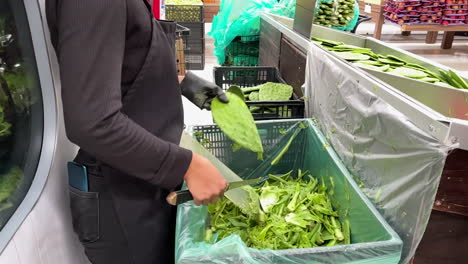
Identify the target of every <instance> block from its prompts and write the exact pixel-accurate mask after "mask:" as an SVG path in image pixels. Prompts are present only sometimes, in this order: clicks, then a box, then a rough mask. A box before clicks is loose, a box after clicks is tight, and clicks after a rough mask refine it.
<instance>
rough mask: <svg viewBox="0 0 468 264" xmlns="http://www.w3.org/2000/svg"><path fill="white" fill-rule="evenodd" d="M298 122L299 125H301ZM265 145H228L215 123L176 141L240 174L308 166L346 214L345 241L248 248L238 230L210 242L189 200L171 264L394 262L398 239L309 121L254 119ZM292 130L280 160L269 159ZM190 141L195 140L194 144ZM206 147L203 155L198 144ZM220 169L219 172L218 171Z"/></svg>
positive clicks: (203, 212) (204, 220)
mask: <svg viewBox="0 0 468 264" xmlns="http://www.w3.org/2000/svg"><path fill="white" fill-rule="evenodd" d="M301 123H302V124H301ZM258 130H259V133H260V136H261V138H262V142H263V144H264V149H265V160H264V161H260V160H257V157H256V154H255V153H253V152H249V151H247V150H245V149H241V150H238V151H235V152H234V151H233V150H232V144H233V143H232V141H231V140H229V139H228V138H227V137H226V136H225V135H224V134H223V133H222V132H221V131H220V130H219V128H217V127H216V126H199V127H194V128H193V131H192V132H193V135H194V137H195V138H196V139H197V140H198V141H199V142H200V143H201V144H198V143H196V141H195V139H194V138H189V137H188V135H187V134H185V135H184V139H183V140H182V143H181V145H182V146H184V147H186V148H189V149H191V150H192V151H195V152H197V153H201V154H202V155H203V153H205V154H206V157H207V158H208V159H210V160H212V161H214V164H217V163H218V162H219V161H218V160H217V159H216V158H218V159H220V160H221V161H222V162H223V163H224V164H226V165H227V166H228V167H229V169H230V170H232V171H233V172H234V173H236V174H237V175H239V176H240V177H241V178H243V179H247V178H252V177H259V176H264V175H267V174H284V173H286V172H288V171H290V170H297V169H302V170H309V172H310V173H311V175H313V176H314V177H316V178H317V179H319V180H321V181H323V182H324V183H325V184H326V185H327V187H328V189H329V190H334V191H333V192H332V193H329V194H330V197H331V200H332V204H333V207H334V208H335V209H336V210H337V212H338V214H339V216H340V220H342V221H343V220H345V219H348V220H349V221H350V226H351V245H340V246H332V247H319V248H303V249H288V250H268V249H265V250H258V249H252V248H248V247H247V246H246V245H245V243H244V242H243V241H242V240H241V239H240V237H239V236H238V235H231V236H228V237H226V238H224V239H222V240H220V241H217V242H216V243H214V244H209V243H206V242H204V233H205V230H206V228H207V227H208V226H209V217H208V210H207V208H206V207H205V206H202V207H197V206H195V205H194V204H193V202H189V203H186V204H183V205H180V206H179V208H178V213H177V229H176V263H179V264H181V263H184V264H189V263H190V264H195V263H217V264H229V263H233V264H234V263H244V264H246V263H248V264H271V263H273V264H301V263H304V264H305V263H307V264H314V263H316V264H332V263H333V264H339V263H354V264H364V263H373V264H396V263H398V261H399V260H400V257H401V249H402V241H401V239H400V238H399V237H398V235H397V234H396V233H395V231H393V230H392V228H391V227H390V226H389V225H388V224H387V223H386V222H385V220H384V219H383V217H382V216H381V215H380V214H379V213H378V212H377V210H376V209H375V207H374V206H373V205H372V203H371V202H370V201H369V200H368V199H367V198H366V197H365V195H364V194H363V193H362V192H361V191H360V190H359V187H358V185H357V184H356V183H355V181H354V180H353V179H352V176H351V175H350V174H349V173H348V171H347V170H346V168H345V166H344V165H343V164H342V163H341V161H340V158H339V157H338V156H337V155H336V154H335V152H334V150H333V149H332V148H331V147H330V146H329V145H328V143H327V140H326V138H325V137H324V136H323V134H321V132H320V130H319V128H318V127H317V126H316V125H315V124H314V122H313V121H312V120H302V121H298V120H295V121H269V122H261V123H258ZM292 135H296V137H295V138H294V140H293V141H292V144H291V145H290V148H289V150H288V151H287V152H286V153H285V154H284V156H283V157H282V159H281V160H280V162H279V163H278V164H277V165H275V166H271V165H270V164H271V160H272V159H274V158H275V157H276V156H277V154H278V153H279V152H281V150H282V149H283V148H284V146H286V144H287V143H288V141H289V139H290V138H291V136H292ZM194 142H195V143H194ZM201 145H203V146H204V147H206V148H207V149H209V150H210V152H211V153H213V154H214V156H216V158H214V157H213V155H211V154H207V153H206V150H205V148H204V147H202V146H201ZM221 173H223V174H224V173H225V171H221Z"/></svg>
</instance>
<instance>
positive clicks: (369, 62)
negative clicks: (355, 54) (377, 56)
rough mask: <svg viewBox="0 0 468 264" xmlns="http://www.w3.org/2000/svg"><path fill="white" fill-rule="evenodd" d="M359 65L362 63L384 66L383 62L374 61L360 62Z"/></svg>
mask: <svg viewBox="0 0 468 264" xmlns="http://www.w3.org/2000/svg"><path fill="white" fill-rule="evenodd" d="M359 63H362V64H369V65H374V66H382V65H384V64H383V63H382V62H380V61H374V60H368V61H359Z"/></svg>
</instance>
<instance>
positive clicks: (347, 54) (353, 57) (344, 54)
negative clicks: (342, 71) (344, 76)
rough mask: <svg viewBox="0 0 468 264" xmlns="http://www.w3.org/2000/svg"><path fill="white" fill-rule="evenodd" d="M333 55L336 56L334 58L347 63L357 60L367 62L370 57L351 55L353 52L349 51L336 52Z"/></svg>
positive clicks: (358, 54)
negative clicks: (336, 57)
mask: <svg viewBox="0 0 468 264" xmlns="http://www.w3.org/2000/svg"><path fill="white" fill-rule="evenodd" d="M333 53H334V54H336V56H338V57H340V58H342V59H344V60H347V61H358V60H369V59H370V56H369V55H364V54H360V53H353V52H349V51H345V52H336V51H333Z"/></svg>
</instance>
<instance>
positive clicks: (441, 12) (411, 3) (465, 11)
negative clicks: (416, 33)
mask: <svg viewBox="0 0 468 264" xmlns="http://www.w3.org/2000/svg"><path fill="white" fill-rule="evenodd" d="M384 16H385V17H386V18H387V20H390V21H392V22H394V23H397V24H400V25H402V24H442V25H445V26H449V25H459V24H467V23H468V22H467V21H468V0H388V1H387V3H386V5H385V13H384Z"/></svg>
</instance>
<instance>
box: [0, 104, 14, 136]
mask: <svg viewBox="0 0 468 264" xmlns="http://www.w3.org/2000/svg"><path fill="white" fill-rule="evenodd" d="M10 128H11V124H10V123H8V122H7V121H5V115H4V112H3V108H2V107H1V106H0V137H4V136H8V135H9V134H10Z"/></svg>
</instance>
